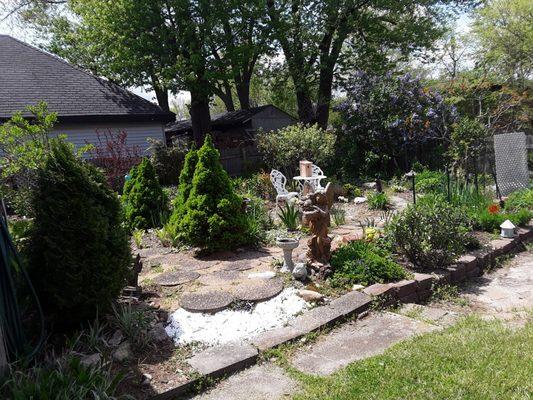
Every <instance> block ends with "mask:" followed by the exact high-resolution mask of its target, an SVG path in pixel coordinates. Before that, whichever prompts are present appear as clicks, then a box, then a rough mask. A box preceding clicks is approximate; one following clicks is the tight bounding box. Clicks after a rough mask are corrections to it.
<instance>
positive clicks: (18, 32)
mask: <svg viewBox="0 0 533 400" xmlns="http://www.w3.org/2000/svg"><path fill="white" fill-rule="evenodd" d="M10 1H11V0H3V1H2V0H0V16H1V15H3V14H4V13H3V11H4V10H2V9H1V8H2V7H3V4H6V2H7V3H9V2H10ZM470 22H471V18H470V17H469V15H467V14H463V15H461V16H460V17H459V18H458V20H457V22H456V28H455V31H456V32H458V33H460V34H465V33H467V32H468V30H469V24H470ZM0 34H7V35H10V36H13V37H15V38H17V39H20V40H22V41H24V42H27V43H29V44H34V43H35V42H36V40H35V37H34V35H33V33H32V31H31V30H29V29H23V28H21V27H20V26H16V24H14V23H13V21H12V20H9V19H8V20H4V21H2V20H0ZM415 63H416V61H415ZM129 89H130V90H131V91H132V92H134V93H136V94H137V95H139V96H141V97H143V98H145V99H147V100H150V101H153V102H154V103H157V101H156V97H155V93H154V92H152V91H149V90H146V89H145V88H142V87H131V88H129ZM170 101H171V103H172V102H175V103H177V104H179V105H180V106H182V105H183V104H186V103H188V102H189V101H190V94H189V92H186V91H182V92H179V93H178V94H177V95H174V96H171V98H170Z"/></svg>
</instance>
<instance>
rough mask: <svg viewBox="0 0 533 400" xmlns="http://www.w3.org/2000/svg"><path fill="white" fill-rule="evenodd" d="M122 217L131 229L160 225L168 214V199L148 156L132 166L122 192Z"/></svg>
mask: <svg viewBox="0 0 533 400" xmlns="http://www.w3.org/2000/svg"><path fill="white" fill-rule="evenodd" d="M121 200H122V204H123V207H124V219H125V221H126V224H127V225H128V227H129V228H130V229H131V230H134V229H149V228H154V227H157V226H161V225H162V224H163V223H164V221H165V220H166V216H167V214H168V204H167V203H168V199H167V197H166V196H165V194H164V192H163V189H161V186H160V185H159V182H158V181H157V177H156V175H155V170H154V167H153V166H152V163H151V162H150V160H149V159H148V158H144V159H143V160H142V162H141V163H140V164H139V165H138V166H136V167H133V168H132V169H131V171H130V179H129V180H127V181H126V183H124V190H123V193H122V198H121Z"/></svg>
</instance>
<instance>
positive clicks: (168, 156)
mask: <svg viewBox="0 0 533 400" xmlns="http://www.w3.org/2000/svg"><path fill="white" fill-rule="evenodd" d="M149 140H150V143H151V144H150V153H151V154H150V161H151V162H152V165H153V166H154V169H155V174H156V175H157V179H158V180H159V183H160V184H161V185H165V186H166V185H177V184H178V182H179V176H180V171H181V168H182V167H183V163H184V161H185V155H186V154H187V151H188V150H189V147H190V146H189V145H188V144H187V143H183V142H181V141H178V142H176V143H174V144H173V145H172V146H167V145H166V144H165V143H163V142H162V141H160V140H153V139H152V140H151V139H149Z"/></svg>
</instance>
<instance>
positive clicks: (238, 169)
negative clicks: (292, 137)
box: [165, 105, 296, 176]
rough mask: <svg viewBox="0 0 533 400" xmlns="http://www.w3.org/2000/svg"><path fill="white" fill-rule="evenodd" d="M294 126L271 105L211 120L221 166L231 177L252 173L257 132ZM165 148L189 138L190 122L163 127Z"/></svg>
mask: <svg viewBox="0 0 533 400" xmlns="http://www.w3.org/2000/svg"><path fill="white" fill-rule="evenodd" d="M294 123H296V119H295V118H293V117H292V116H290V115H289V114H287V113H286V112H285V111H282V110H280V109H279V108H277V107H275V106H273V105H264V106H260V107H253V108H251V109H249V110H239V111H232V112H227V113H223V114H218V115H215V116H213V117H212V118H211V129H212V132H211V134H212V136H213V141H214V143H215V146H216V147H217V149H218V150H219V151H220V158H221V161H222V165H223V166H224V168H225V169H226V171H228V173H229V174H230V175H232V176H237V175H241V174H243V173H246V172H247V171H249V170H253V169H255V168H254V167H256V166H257V164H258V163H260V161H261V157H260V155H259V153H258V151H257V147H256V145H255V135H256V133H257V132H258V131H259V130H262V131H264V132H271V131H275V130H277V129H280V128H283V127H286V126H288V125H292V124H294ZM165 135H166V139H167V145H171V144H172V142H173V141H174V140H175V139H176V138H180V139H184V138H192V124H191V120H182V121H177V122H174V123H170V124H168V125H167V127H166V129H165Z"/></svg>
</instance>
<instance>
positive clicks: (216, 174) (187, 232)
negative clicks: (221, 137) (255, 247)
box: [174, 135, 249, 251]
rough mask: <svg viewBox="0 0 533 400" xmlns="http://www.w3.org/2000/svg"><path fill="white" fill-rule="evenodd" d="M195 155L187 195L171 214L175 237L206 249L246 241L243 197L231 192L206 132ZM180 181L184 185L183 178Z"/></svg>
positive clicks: (227, 246)
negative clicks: (190, 183)
mask: <svg viewBox="0 0 533 400" xmlns="http://www.w3.org/2000/svg"><path fill="white" fill-rule="evenodd" d="M193 157H194V156H191V157H190V158H191V160H190V161H193ZM197 157H198V162H197V163H196V167H195V169H194V175H193V178H192V187H191V188H190V193H189V196H188V197H187V199H186V201H185V204H184V205H183V207H182V211H179V214H177V215H176V216H175V217H174V218H175V222H176V233H177V235H178V237H179V238H180V239H181V240H183V241H184V242H186V243H189V244H191V245H193V246H198V247H201V248H204V249H206V250H209V251H214V250H221V249H231V248H235V247H238V246H240V245H242V244H245V243H247V242H248V240H249V235H248V229H247V226H248V225H247V221H246V215H245V213H244V211H243V207H242V206H243V200H242V198H241V197H239V196H238V195H236V194H235V192H234V191H233V185H232V183H231V180H230V178H229V176H228V174H227V173H226V171H225V170H224V168H222V164H221V163H220V154H219V152H218V150H217V149H215V147H214V145H213V141H212V140H211V137H210V136H209V135H207V136H206V138H205V142H204V145H203V146H202V147H201V148H200V150H198V154H197ZM184 173H185V172H184ZM186 177H187V175H186V176H185V177H184V178H186ZM181 184H182V181H181V179H180V186H181ZM183 184H184V185H185V184H186V181H185V180H184V181H183ZM184 193H186V192H184ZM176 211H178V210H176ZM178 218H179V220H178Z"/></svg>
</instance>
